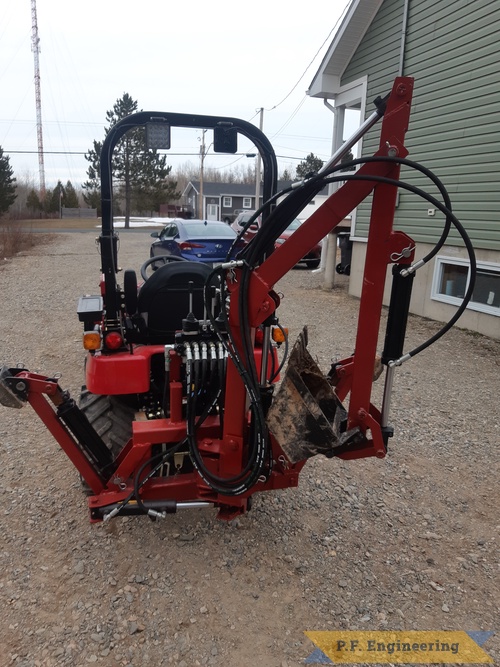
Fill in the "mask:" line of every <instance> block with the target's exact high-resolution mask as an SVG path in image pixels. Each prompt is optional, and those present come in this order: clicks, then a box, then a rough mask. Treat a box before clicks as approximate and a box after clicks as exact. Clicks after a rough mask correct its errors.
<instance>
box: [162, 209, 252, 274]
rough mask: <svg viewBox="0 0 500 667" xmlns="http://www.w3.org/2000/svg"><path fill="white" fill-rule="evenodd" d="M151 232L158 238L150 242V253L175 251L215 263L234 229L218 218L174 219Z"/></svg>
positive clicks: (226, 248)
mask: <svg viewBox="0 0 500 667" xmlns="http://www.w3.org/2000/svg"><path fill="white" fill-rule="evenodd" d="M151 236H152V237H153V238H156V239H157V240H156V241H154V242H153V243H152V244H151V248H150V256H151V257H156V256H158V255H174V256H176V257H180V258H183V259H189V260H194V261H196V262H203V263H204V264H214V263H217V262H223V261H224V260H225V259H226V255H227V253H228V252H229V249H230V248H231V245H232V244H233V241H234V240H235V238H236V233H235V232H234V231H233V230H232V229H231V227H228V225H226V224H225V223H224V222H220V221H218V220H181V219H175V220H172V221H171V222H169V223H168V224H167V225H165V227H164V228H163V229H162V230H161V232H153V233H152V234H151ZM240 247H241V244H240ZM158 264H159V263H158ZM156 268H157V267H156Z"/></svg>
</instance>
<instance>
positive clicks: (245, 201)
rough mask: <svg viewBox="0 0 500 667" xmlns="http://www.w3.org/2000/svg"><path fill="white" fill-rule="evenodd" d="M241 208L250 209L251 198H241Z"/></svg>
mask: <svg viewBox="0 0 500 667" xmlns="http://www.w3.org/2000/svg"><path fill="white" fill-rule="evenodd" d="M242 206H243V208H252V198H251V197H243V204H242Z"/></svg>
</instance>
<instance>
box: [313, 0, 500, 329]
mask: <svg viewBox="0 0 500 667" xmlns="http://www.w3.org/2000/svg"><path fill="white" fill-rule="evenodd" d="M499 25H500V3H498V2H491V1H490V0H475V1H474V2H470V0H352V2H351V4H350V6H349V8H348V10H347V13H346V16H345V18H344V20H343V23H342V25H341V26H340V28H339V30H338V32H337V34H336V35H335V37H334V39H333V41H332V43H331V45H330V47H329V49H328V52H327V54H326V56H325V58H324V59H323V62H322V63H321V66H320V68H319V69H318V71H317V73H316V75H315V77H314V79H313V81H312V83H311V85H310V88H309V91H308V93H309V95H310V96H312V97H317V98H321V99H323V100H330V101H333V104H334V107H335V109H336V112H335V116H334V118H335V122H334V138H336V139H337V144H338V143H339V141H338V140H340V138H341V137H342V130H343V127H342V126H343V123H344V118H345V115H346V113H348V111H349V110H350V109H357V110H359V111H360V112H361V113H360V116H361V120H363V119H364V118H365V117H366V116H368V115H370V114H371V113H372V111H373V105H372V102H371V101H372V100H373V99H375V98H376V97H377V96H378V95H385V94H386V93H387V92H389V91H390V89H391V87H392V83H393V80H394V78H395V77H396V76H398V75H405V76H413V77H414V78H415V90H414V96H413V104H412V112H411V116H410V125H409V131H408V133H407V136H406V146H407V148H408V149H409V151H410V155H409V158H411V159H412V160H415V161H417V162H420V163H421V164H423V165H425V166H427V167H428V168H430V169H432V171H434V172H435V173H436V175H437V176H439V178H441V180H442V181H443V182H444V184H445V186H446V188H447V189H448V191H449V193H450V196H451V199H452V202H453V209H454V212H455V214H456V215H457V217H458V218H459V220H460V221H461V222H462V224H463V225H464V226H465V228H466V229H467V231H468V233H469V235H470V236H471V239H472V243H473V245H474V248H475V250H476V256H477V260H478V269H479V271H478V277H477V283H476V288H475V291H474V295H473V301H472V302H471V303H470V304H469V307H468V309H467V311H466V312H465V313H464V315H463V316H462V318H461V319H460V322H459V323H460V325H461V326H465V327H467V328H469V329H471V330H475V331H478V332H480V333H483V334H486V335H489V336H493V337H495V338H500V320H499V319H498V318H499V317H500V139H499V136H500V135H499V131H498V121H499V119H500V85H499V71H500V49H499V48H498V26H499ZM377 142H378V133H377V130H376V128H375V130H372V131H371V132H370V133H369V134H368V135H366V136H365V138H364V140H363V145H362V152H363V154H364V155H371V154H372V153H373V152H374V150H375V147H376V145H377ZM404 178H405V180H407V181H409V182H410V183H412V184H414V185H418V186H419V187H425V188H426V189H428V190H430V191H431V193H435V190H432V188H428V186H427V184H426V183H424V180H425V179H423V178H422V177H419V176H417V175H415V174H413V173H410V170H409V169H405V170H404ZM368 223H369V207H368V205H367V204H366V203H363V204H362V205H360V206H358V208H357V210H356V211H355V212H354V214H353V219H352V230H351V238H352V240H353V257H352V264H351V278H350V287H349V289H350V291H351V293H352V294H354V295H357V296H359V295H360V293H361V287H362V267H363V263H364V257H365V252H366V238H367V228H368ZM442 227H443V217H442V216H441V215H440V214H439V212H436V211H434V209H433V207H432V206H430V205H429V203H428V202H427V201H425V200H423V199H419V198H417V197H415V196H414V195H412V194H411V193H408V192H407V191H400V193H399V201H398V207H397V210H396V217H395V228H396V229H399V230H401V231H404V232H406V233H407V234H409V235H410V236H411V237H412V238H413V239H414V240H415V241H416V242H417V249H416V258H417V259H418V258H421V257H423V256H424V255H425V254H426V253H427V252H428V251H429V250H430V249H431V247H432V246H433V245H434V244H435V242H436V241H437V240H438V238H439V236H440V233H441V230H442ZM468 275H469V262H468V259H467V254H466V252H465V249H464V247H463V244H462V242H461V240H460V239H459V237H458V235H457V234H455V233H453V234H452V235H451V237H449V239H448V241H447V242H446V245H445V246H444V247H443V248H441V250H440V251H439V253H438V255H437V256H436V257H435V258H434V260H432V261H431V262H429V264H427V265H426V266H425V267H423V268H422V269H420V270H419V271H417V274H416V279H415V285H414V289H413V298H412V302H411V310H412V312H414V313H417V314H419V315H423V316H426V317H430V318H432V319H436V320H440V321H446V320H448V319H449V317H450V316H451V315H452V313H453V312H454V311H455V309H456V306H457V305H458V304H459V303H460V300H461V296H462V295H463V293H464V290H465V285H466V283H467V280H468ZM386 297H387V295H386Z"/></svg>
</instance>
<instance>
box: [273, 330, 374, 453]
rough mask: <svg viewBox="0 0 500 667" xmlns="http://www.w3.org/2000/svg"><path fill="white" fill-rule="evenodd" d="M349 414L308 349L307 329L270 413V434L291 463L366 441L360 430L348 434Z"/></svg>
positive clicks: (297, 343)
mask: <svg viewBox="0 0 500 667" xmlns="http://www.w3.org/2000/svg"><path fill="white" fill-rule="evenodd" d="M346 425H347V412H346V410H345V409H344V407H343V405H342V403H341V402H340V401H339V399H338V398H337V396H336V395H335V393H334V391H333V388H332V387H331V385H330V384H329V382H328V380H327V379H326V377H325V376H324V375H323V373H322V372H321V370H320V369H319V367H318V365H317V364H316V362H315V361H314V359H313V358H312V356H311V355H310V353H309V351H308V350H307V327H304V329H303V331H302V332H301V333H300V335H299V337H298V339H297V341H296V343H295V345H294V347H293V350H292V353H291V355H290V359H289V361H288V366H287V370H286V373H285V377H284V379H283V382H282V383H281V386H280V388H279V390H278V392H277V393H276V396H275V397H274V399H273V403H272V405H271V408H270V409H269V412H268V414H267V426H268V428H269V431H270V432H271V433H272V435H273V436H274V437H275V438H276V440H277V441H278V444H279V445H280V447H281V449H282V450H283V452H284V453H285V454H286V456H287V458H288V459H289V461H290V462H291V463H298V462H299V461H303V460H304V459H307V458H310V457H311V456H316V454H324V455H325V456H327V457H329V458H330V457H332V456H335V454H336V450H337V449H338V448H339V447H345V445H349V444H355V443H358V442H362V441H363V440H364V439H365V438H364V434H363V433H362V432H361V431H360V430H359V429H358V428H355V429H352V430H351V431H346Z"/></svg>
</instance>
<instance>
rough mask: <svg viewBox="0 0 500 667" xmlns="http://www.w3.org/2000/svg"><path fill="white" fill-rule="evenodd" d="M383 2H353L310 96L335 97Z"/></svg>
mask: <svg viewBox="0 0 500 667" xmlns="http://www.w3.org/2000/svg"><path fill="white" fill-rule="evenodd" d="M383 1H384V0H352V2H351V4H350V5H349V8H348V10H347V13H346V15H345V17H344V20H343V21H342V23H341V25H340V28H339V29H338V31H337V32H336V34H335V37H334V38H333V41H332V43H331V44H330V47H329V49H328V51H327V53H326V55H325V57H324V58H323V62H322V63H321V65H320V66H319V69H318V71H317V72H316V74H315V75H314V78H313V80H312V82H311V85H310V86H309V90H308V91H307V94H308V95H309V96H310V97H323V98H332V97H335V95H336V94H337V93H338V92H339V88H340V78H341V76H342V74H343V72H344V70H345V68H346V67H347V65H348V64H349V61H350V60H351V58H352V57H353V55H354V53H355V52H356V49H357V48H358V46H359V44H360V42H361V40H362V39H363V36H364V34H365V33H366V31H367V30H368V28H369V26H370V23H371V22H372V21H373V19H374V18H375V15H376V13H377V12H378V10H379V9H380V6H381V5H382V3H383Z"/></svg>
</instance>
